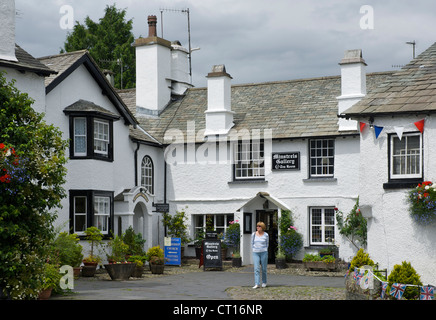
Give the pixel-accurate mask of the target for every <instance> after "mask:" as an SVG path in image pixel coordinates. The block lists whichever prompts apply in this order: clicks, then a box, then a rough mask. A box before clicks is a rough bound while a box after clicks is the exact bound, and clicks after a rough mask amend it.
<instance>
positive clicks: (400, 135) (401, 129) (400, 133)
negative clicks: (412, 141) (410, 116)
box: [394, 127, 404, 141]
mask: <svg viewBox="0 0 436 320" xmlns="http://www.w3.org/2000/svg"><path fill="white" fill-rule="evenodd" d="M394 130H395V132H396V134H397V136H398V139H400V141H401V139H402V138H403V132H404V127H394Z"/></svg>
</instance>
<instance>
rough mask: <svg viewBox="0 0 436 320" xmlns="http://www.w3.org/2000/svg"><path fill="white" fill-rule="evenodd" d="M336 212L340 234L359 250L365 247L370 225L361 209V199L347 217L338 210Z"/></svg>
mask: <svg viewBox="0 0 436 320" xmlns="http://www.w3.org/2000/svg"><path fill="white" fill-rule="evenodd" d="M335 212H336V221H337V224H338V229H339V233H340V234H341V235H343V236H345V237H346V238H347V239H348V240H349V241H350V242H351V244H353V245H354V246H355V247H356V248H357V249H359V248H360V247H365V246H366V244H367V230H368V229H367V228H368V224H367V221H366V219H365V217H364V216H363V215H362V212H361V211H360V209H359V198H357V200H356V204H355V205H354V207H353V209H352V210H351V211H350V213H349V214H348V215H347V216H344V214H343V213H342V211H340V210H339V209H338V208H335Z"/></svg>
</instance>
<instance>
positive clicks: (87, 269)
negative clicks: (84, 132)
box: [82, 262, 98, 277]
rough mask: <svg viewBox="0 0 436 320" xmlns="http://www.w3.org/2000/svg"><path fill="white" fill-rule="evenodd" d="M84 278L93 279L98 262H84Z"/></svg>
mask: <svg viewBox="0 0 436 320" xmlns="http://www.w3.org/2000/svg"><path fill="white" fill-rule="evenodd" d="M83 264H84V266H83V267H82V277H93V276H94V275H95V271H96V270H97V265H98V263H96V262H83Z"/></svg>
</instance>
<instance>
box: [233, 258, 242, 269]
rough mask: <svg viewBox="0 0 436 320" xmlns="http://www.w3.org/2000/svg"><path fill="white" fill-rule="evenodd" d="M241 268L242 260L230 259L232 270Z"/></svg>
mask: <svg viewBox="0 0 436 320" xmlns="http://www.w3.org/2000/svg"><path fill="white" fill-rule="evenodd" d="M241 266H242V258H241V257H239V258H232V267H233V268H240V267H241Z"/></svg>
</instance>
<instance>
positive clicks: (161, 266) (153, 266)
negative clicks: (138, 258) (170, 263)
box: [150, 264, 165, 274]
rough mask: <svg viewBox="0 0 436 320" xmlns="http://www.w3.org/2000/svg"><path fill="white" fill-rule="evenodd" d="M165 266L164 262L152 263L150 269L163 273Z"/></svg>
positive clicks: (154, 272) (156, 272)
mask: <svg viewBox="0 0 436 320" xmlns="http://www.w3.org/2000/svg"><path fill="white" fill-rule="evenodd" d="M164 268H165V265H164V264H150V270H151V273H153V274H163V272H164Z"/></svg>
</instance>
